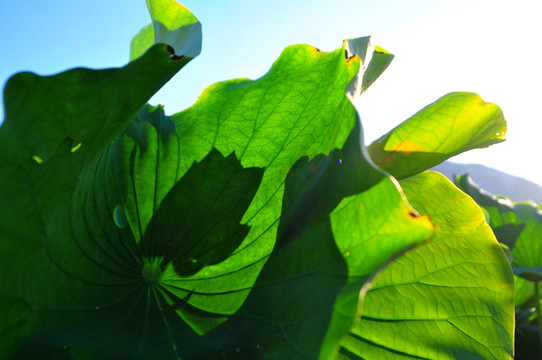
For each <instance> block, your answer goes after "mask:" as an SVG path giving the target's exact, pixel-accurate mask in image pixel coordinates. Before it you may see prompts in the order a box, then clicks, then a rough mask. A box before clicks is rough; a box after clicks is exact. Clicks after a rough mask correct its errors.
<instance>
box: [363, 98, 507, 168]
mask: <svg viewBox="0 0 542 360" xmlns="http://www.w3.org/2000/svg"><path fill="white" fill-rule="evenodd" d="M505 133H506V121H505V120H504V116H503V114H502V111H501V110H500V108H499V107H498V106H497V105H495V104H491V103H486V102H484V101H483V100H482V98H481V97H480V96H478V95H476V94H473V93H466V92H454V93H450V94H448V95H445V96H443V97H441V98H440V99H438V100H437V101H435V102H434V103H432V104H430V105H428V106H426V107H425V108H423V109H422V110H420V111H419V112H417V113H416V114H414V115H413V116H412V117H410V118H409V119H407V120H405V121H404V122H403V123H401V124H400V125H398V126H397V127H396V128H394V129H393V130H391V131H390V132H388V133H387V134H385V135H383V136H382V137H380V138H379V139H378V140H375V141H374V142H373V143H372V144H371V145H370V146H369V153H370V154H371V158H372V159H373V161H374V162H375V163H376V164H377V165H378V166H379V167H380V168H382V169H384V170H385V171H387V172H389V173H390V174H391V175H393V176H394V177H395V178H397V179H404V178H407V177H409V176H412V175H415V174H418V173H420V172H422V171H424V170H427V169H430V168H432V167H433V166H435V165H437V164H440V163H441V162H443V161H444V160H446V159H448V158H450V157H452V156H455V155H458V154H460V153H462V152H465V151H467V150H471V149H478V148H483V147H487V146H489V145H492V144H496V143H499V142H502V141H504V137H505Z"/></svg>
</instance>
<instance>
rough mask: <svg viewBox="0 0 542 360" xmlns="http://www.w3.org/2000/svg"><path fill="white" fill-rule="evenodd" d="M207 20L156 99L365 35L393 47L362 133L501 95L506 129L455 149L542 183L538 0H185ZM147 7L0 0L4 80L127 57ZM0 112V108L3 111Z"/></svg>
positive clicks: (171, 107) (363, 107)
mask: <svg viewBox="0 0 542 360" xmlns="http://www.w3.org/2000/svg"><path fill="white" fill-rule="evenodd" d="M182 3H183V4H184V5H185V6H187V7H188V8H189V9H190V10H191V11H192V12H193V13H194V14H195V15H196V16H197V17H198V18H199V19H200V21H201V22H202V24H203V34H204V35H203V36H204V37H203V50H202V53H201V55H200V56H199V57H198V58H197V59H196V60H194V61H193V62H191V63H190V64H189V65H188V66H187V67H185V68H184V69H183V70H182V71H181V72H180V73H179V74H178V75H177V76H176V77H175V78H174V79H173V80H172V81H170V82H169V83H168V84H167V85H166V86H165V87H164V89H162V90H161V91H160V92H159V93H158V94H157V95H156V96H155V97H153V98H152V99H151V103H162V104H165V107H166V112H167V113H174V112H177V111H180V110H182V109H184V108H186V107H188V106H190V105H191V104H192V103H193V102H194V101H195V100H196V99H197V96H198V95H199V93H200V92H201V91H202V90H203V89H204V88H205V87H206V86H208V85H210V84H212V83H215V82H217V81H220V80H226V79H230V78H237V77H248V78H257V77H260V76H262V75H263V74H264V73H265V72H266V71H267V70H268V69H269V67H270V66H271V63H272V62H273V61H274V60H275V59H276V58H277V57H278V56H279V54H280V52H281V51H282V49H284V48H285V47H286V46H288V45H292V44H297V43H308V44H312V45H314V46H316V47H318V48H320V49H322V50H333V49H335V48H338V47H340V46H341V42H342V39H344V38H351V37H358V36H365V35H372V36H373V37H374V42H375V43H376V44H378V45H380V46H382V47H384V48H385V49H387V50H389V51H391V52H392V53H394V54H395V55H396V58H395V60H394V62H393V63H392V65H391V66H390V68H389V69H388V70H387V71H386V72H385V73H384V75H382V77H381V78H380V79H379V80H378V81H377V82H376V83H375V84H374V85H373V87H372V88H371V89H370V90H369V91H368V92H367V93H366V94H365V95H364V96H363V99H362V100H361V101H360V103H359V104H358V109H359V111H360V114H361V116H362V121H363V126H364V129H365V139H366V141H367V142H370V141H372V140H374V139H375V138H377V137H379V136H380V135H382V134H383V133H385V132H387V131H388V130H390V129H391V128H393V127H394V126H396V125H397V124H399V123H400V122H401V121H403V120H404V119H406V118H407V117H409V116H410V115H412V114H413V113H415V112H416V111H417V110H419V109H421V108H422V107H423V106H425V105H427V104H429V103H431V102H433V101H435V100H436V99H437V98H439V97H440V96H442V95H445V94H446V93H448V92H451V91H473V92H477V93H479V94H480V95H481V96H482V97H483V98H484V99H485V100H486V101H491V102H495V103H497V104H498V105H499V106H501V108H502V109H503V111H504V114H505V117H506V119H507V121H508V135H507V138H508V140H507V141H506V142H505V143H502V144H498V145H495V146H493V147H490V148H488V149H483V150H476V151H471V152H468V153H466V154H464V155H460V156H459V157H456V158H454V159H453V160H454V161H458V162H466V163H469V162H472V163H482V164H484V165H487V166H491V167H494V168H497V169H499V170H502V171H505V172H508V173H510V174H513V175H517V176H521V177H524V178H526V179H529V180H531V181H534V182H537V183H539V184H542V167H541V166H540V165H539V163H540V161H539V160H538V157H539V156H540V154H541V153H542V151H541V150H540V141H539V134H540V133H541V130H542V114H541V112H540V111H539V110H538V104H539V103H540V97H541V96H542V90H540V84H541V83H542V70H541V67H540V65H539V62H540V59H541V58H542V42H540V40H539V36H540V35H542V22H541V21H540V19H539V13H540V12H539V8H540V6H539V5H538V3H539V1H538V0H515V1H513V2H512V1H504V0H470V1H468V0H451V1H449V0H409V1H406V0H379V1H375V0H373V1H367V0H365V1H364V0H333V1H322V0H310V1H309V0H297V1H292V0H289V1H283V0H275V1H272V2H271V1H252V0H228V1H226V0H221V1H209V0H207V1H203V0H191V1H189V0H185V1H183V2H182ZM149 22H150V18H149V16H148V13H147V9H146V5H145V1H144V0H95V1H92V2H89V1H82V0H49V1H43V0H42V1H37V0H25V1H24V2H15V1H2V2H0V39H1V41H2V55H1V56H0V81H1V83H2V87H3V86H4V83H5V81H6V80H7V78H8V77H9V76H11V75H12V74H13V73H15V72H18V71H22V70H29V71H33V72H36V73H38V74H42V75H46V74H53V73H56V72H60V71H62V70H65V69H68V68H72V67H76V66H84V67H90V68H103V67H115V66H122V65H124V64H125V63H126V62H127V61H128V57H129V44H130V40H131V38H132V37H133V36H134V35H135V34H136V33H137V32H138V31H139V29H140V28H142V27H143V26H145V25H147V24H148V23H149ZM2 117H3V116H2Z"/></svg>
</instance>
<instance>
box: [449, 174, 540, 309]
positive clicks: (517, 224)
mask: <svg viewBox="0 0 542 360" xmlns="http://www.w3.org/2000/svg"><path fill="white" fill-rule="evenodd" d="M455 182H456V184H457V186H458V187H459V188H460V189H461V190H463V191H464V192H466V193H467V194H469V195H470V196H471V197H472V198H473V199H474V200H475V201H476V203H477V204H478V205H480V206H481V207H483V208H484V209H485V210H486V211H487V213H488V215H489V220H488V222H489V225H490V226H491V228H492V229H493V232H494V233H495V236H496V237H497V239H498V240H499V241H500V242H501V243H503V244H505V245H506V246H508V248H509V249H510V251H511V265H512V267H513V268H514V272H515V273H516V275H519V274H522V275H523V276H517V277H516V305H517V306H521V305H523V304H525V302H527V301H528V300H529V299H530V298H531V297H532V295H533V294H534V292H533V284H532V282H531V281H528V280H526V278H527V277H529V276H530V277H531V278H533V279H535V278H537V277H538V276H539V275H537V273H538V272H539V271H540V270H539V268H540V266H542V212H541V211H540V209H539V208H538V207H537V206H536V205H535V204H532V203H514V202H512V201H511V200H510V199H507V198H503V197H497V196H495V195H493V194H491V193H489V192H487V191H485V190H483V189H481V188H480V187H479V186H478V185H476V184H475V183H474V182H473V181H472V179H471V178H470V177H469V176H468V175H463V176H458V177H457V178H456V181H455ZM529 274H531V275H529Z"/></svg>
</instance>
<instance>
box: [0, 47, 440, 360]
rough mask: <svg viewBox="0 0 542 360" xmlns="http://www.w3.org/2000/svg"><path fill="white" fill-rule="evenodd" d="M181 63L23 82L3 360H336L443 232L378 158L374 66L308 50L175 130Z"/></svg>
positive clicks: (7, 213)
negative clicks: (168, 111)
mask: <svg viewBox="0 0 542 360" xmlns="http://www.w3.org/2000/svg"><path fill="white" fill-rule="evenodd" d="M170 55H171V54H170V52H169V50H168V48H167V46H166V45H164V44H157V45H154V46H152V47H151V48H150V49H149V50H148V51H147V53H145V54H144V55H143V56H141V57H138V58H137V59H135V60H133V61H132V62H130V63H129V64H128V65H126V66H125V67H124V68H120V69H111V70H100V71H94V70H87V69H75V70H70V71H67V72H65V73H61V74H58V75H55V76H51V77H39V76H36V75H33V74H19V75H16V76H15V77H13V78H12V79H11V80H10V81H9V82H8V84H7V86H6V93H5V99H6V100H7V101H6V103H7V106H6V120H5V122H4V124H3V126H2V127H1V128H0V140H1V145H0V146H1V150H2V152H1V154H0V157H1V161H2V163H3V164H5V166H3V167H2V170H1V173H0V176H1V178H2V182H3V185H4V186H2V188H1V189H0V194H1V197H2V198H3V199H6V201H4V202H3V203H2V205H1V207H0V215H1V216H0V237H1V239H2V241H1V242H0V244H1V245H0V246H1V247H0V270H1V271H0V274H2V275H1V276H2V279H1V280H2V281H3V283H4V286H3V287H2V289H1V291H0V312H1V314H2V318H4V319H6V321H5V322H3V323H2V325H1V327H0V334H1V335H2V340H1V341H0V353H2V354H3V355H6V356H7V357H22V358H25V357H26V358H43V357H45V356H49V357H52V358H59V357H66V358H75V359H80V358H127V357H128V358H134V357H135V358H142V359H146V358H149V359H156V358H171V357H174V358H175V357H181V358H188V359H190V358H216V357H219V356H220V357H226V358H229V357H237V356H239V354H240V353H241V354H243V356H248V357H258V356H261V351H263V350H262V349H265V354H267V355H266V356H276V357H279V358H280V357H284V358H296V357H309V358H318V357H320V358H328V357H329V356H330V355H331V354H333V353H334V352H335V351H336V349H337V344H338V343H339V340H340V338H341V337H342V336H343V335H344V334H345V333H346V332H347V331H348V329H349V328H350V326H351V325H352V322H353V321H354V318H355V314H356V313H357V312H358V307H359V304H358V299H359V293H360V289H362V288H363V287H364V286H366V284H367V282H368V280H370V279H371V278H372V276H373V274H374V272H375V271H377V269H378V268H379V267H380V266H381V265H383V264H384V263H385V262H386V261H388V259H390V258H391V257H393V256H396V255H397V254H399V253H401V252H404V251H405V249H407V248H410V247H412V246H414V245H416V244H418V243H419V242H421V241H424V240H425V239H427V238H428V237H429V236H430V234H431V233H432V231H433V225H432V223H431V222H430V221H429V219H428V218H427V217H424V216H420V217H414V216H412V214H413V210H412V208H411V207H410V206H409V205H408V204H407V203H406V202H405V199H404V197H403V196H402V194H401V193H400V191H399V190H398V188H397V185H396V183H395V182H394V181H393V180H392V179H391V178H389V177H388V176H387V175H385V174H384V173H382V172H381V171H380V170H378V169H376V168H375V167H373V165H372V163H371V161H370V160H369V159H368V158H366V156H365V155H364V154H365V153H366V151H365V148H364V145H363V143H362V141H361V139H362V132H361V124H360V123H359V119H358V117H357V113H356V111H355V109H354V107H353V106H352V104H351V103H350V101H349V99H348V98H347V96H346V94H345V92H346V90H347V88H348V87H349V84H350V83H351V82H352V80H353V79H354V78H355V77H356V76H357V75H358V72H359V71H360V56H352V57H350V56H346V50H345V48H344V47H343V48H341V49H338V50H336V51H334V52H330V53H324V52H320V51H318V50H317V49H315V48H314V47H311V46H308V45H298V46H292V47H289V48H287V49H286V50H285V51H284V52H283V54H282V55H281V56H280V57H279V59H278V60H277V61H276V62H275V63H274V64H273V66H272V68H271V70H270V71H269V73H268V74H266V75H265V76H264V77H262V78H260V79H258V80H255V81H250V80H247V79H239V80H232V81H227V82H222V83H218V84H216V85H213V86H211V87H210V88H208V89H206V90H205V91H204V92H203V93H202V95H201V96H200V99H199V100H198V101H197V102H196V104H194V106H192V107H191V108H189V109H187V110H186V111H183V112H181V113H178V114H175V115H173V116H171V117H169V116H166V115H165V114H164V111H163V109H162V108H161V107H152V106H149V105H144V104H145V101H146V100H147V99H148V98H149V97H150V96H151V95H152V92H154V91H156V90H157V89H158V88H159V87H160V86H161V85H162V84H163V83H164V82H165V81H167V80H168V79H169V77H170V76H172V75H173V74H174V73H175V72H176V71H177V70H179V69H180V68H181V67H182V65H184V64H185V63H187V62H188V61H189V60H190V58H189V57H182V58H181V59H178V58H176V57H173V58H172V57H170ZM367 68H368V69H371V68H372V69H373V70H371V71H372V73H373V75H372V76H376V75H375V74H377V73H378V72H381V71H383V69H385V66H381V65H379V64H376V65H374V66H371V64H370V63H369V65H368V67H367ZM149 89H150V90H149ZM44 104H46V107H45V108H44V106H43V105H44ZM8 314H9V315H8ZM269 354H271V355H269Z"/></svg>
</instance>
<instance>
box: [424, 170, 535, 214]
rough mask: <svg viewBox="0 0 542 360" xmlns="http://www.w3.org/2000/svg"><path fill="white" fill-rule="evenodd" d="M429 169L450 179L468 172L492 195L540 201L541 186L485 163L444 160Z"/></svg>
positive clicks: (516, 199)
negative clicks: (461, 162) (462, 162)
mask: <svg viewBox="0 0 542 360" xmlns="http://www.w3.org/2000/svg"><path fill="white" fill-rule="evenodd" d="M431 170H433V171H438V172H440V173H442V174H443V175H444V176H446V177H447V178H448V179H450V180H451V181H453V179H454V177H455V176H459V175H465V174H467V173H468V174H469V175H470V177H471V178H472V180H473V181H474V182H475V183H476V184H477V185H478V186H480V187H481V188H482V189H484V190H487V191H489V192H490V193H492V194H494V195H500V196H504V197H508V198H510V199H511V200H512V201H514V202H523V201H529V200H531V201H534V202H535V203H537V204H541V203H542V186H540V185H538V184H536V183H534V182H531V181H529V180H526V179H523V178H520V177H517V176H513V175H510V174H507V173H505V172H502V171H499V170H496V169H493V168H490V167H487V166H485V165H480V164H459V163H454V162H451V161H445V162H443V163H442V164H439V165H437V166H435V167H434V168H432V169H431Z"/></svg>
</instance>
